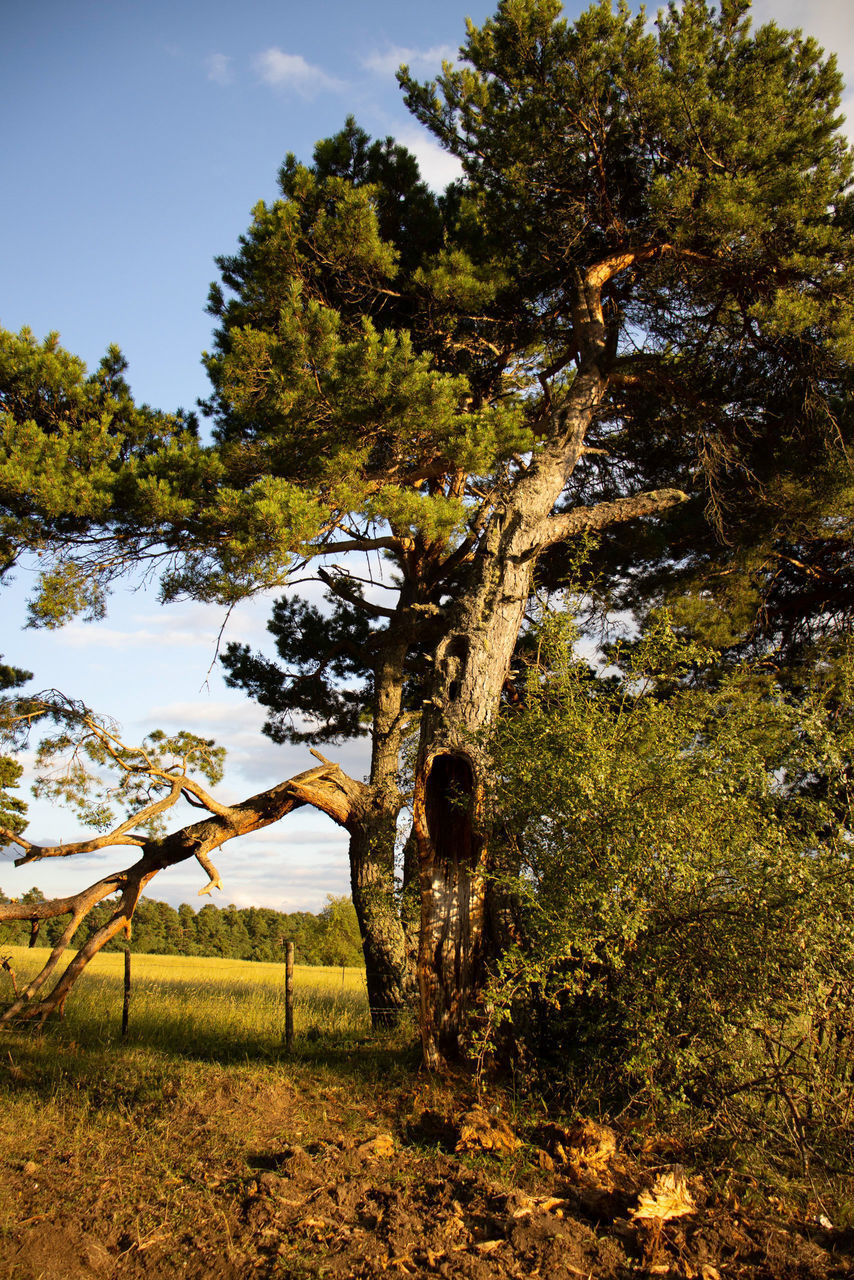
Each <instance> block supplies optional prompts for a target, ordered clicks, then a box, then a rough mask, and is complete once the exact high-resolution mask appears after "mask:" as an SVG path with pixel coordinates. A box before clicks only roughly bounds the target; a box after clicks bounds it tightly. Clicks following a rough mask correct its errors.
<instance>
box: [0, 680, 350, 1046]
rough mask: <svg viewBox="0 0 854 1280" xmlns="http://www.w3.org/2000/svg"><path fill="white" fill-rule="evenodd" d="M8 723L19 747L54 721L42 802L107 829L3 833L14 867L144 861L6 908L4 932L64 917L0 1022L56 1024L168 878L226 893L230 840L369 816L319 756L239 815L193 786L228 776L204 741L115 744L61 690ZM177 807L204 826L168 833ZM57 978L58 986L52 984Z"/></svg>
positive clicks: (109, 731) (186, 737)
mask: <svg viewBox="0 0 854 1280" xmlns="http://www.w3.org/2000/svg"><path fill="white" fill-rule="evenodd" d="M5 713H6V714H5V719H6V727H7V731H9V729H10V728H11V732H12V733H15V734H17V736H18V741H19V742H20V738H21V735H22V734H23V733H25V732H26V731H27V729H28V728H29V727H30V726H31V725H32V724H33V723H34V722H36V721H38V720H40V719H43V718H45V717H48V718H50V719H52V720H54V721H55V722H59V723H60V725H61V731H60V732H59V733H58V734H57V735H55V736H54V737H52V738H48V739H46V740H45V741H44V742H43V743H42V744H41V746H40V747H39V749H38V752H37V757H36V759H37V766H38V767H39V769H40V776H39V781H38V783H37V787H36V790H37V793H41V794H44V795H49V796H51V797H53V798H57V799H59V798H64V799H65V800H66V801H67V802H69V803H70V804H71V805H72V806H73V807H74V808H76V810H77V812H78V814H79V816H80V817H81V818H82V819H83V820H84V821H86V822H88V823H90V824H92V825H97V826H100V827H101V828H102V832H101V834H98V835H94V836H93V837H92V838H91V839H84V840H79V841H75V842H73V843H69V844H59V845H35V844H32V843H30V841H29V840H27V839H26V838H25V837H24V836H23V835H21V834H18V833H16V832H14V831H12V830H10V829H8V828H4V827H0V841H2V842H3V843H4V844H7V845H8V844H12V845H17V846H18V848H19V849H21V850H22V853H21V856H20V857H18V858H17V859H16V860H15V866H19V867H20V866H25V865H27V864H28V863H31V862H39V861H41V860H42V859H44V858H69V857H75V856H77V855H80V854H85V853H95V852H98V851H99V850H101V849H107V848H112V847H114V846H122V845H126V846H129V847H131V848H135V849H136V850H138V852H139V857H138V859H137V861H135V862H134V863H133V864H132V865H131V866H129V867H126V868H125V869H124V870H123V871H117V872H112V873H110V874H109V875H107V876H105V877H103V878H102V879H100V880H97V881H96V882H95V883H94V884H91V885H89V886H88V887H87V888H85V889H83V890H81V891H80V892H79V893H76V894H72V895H71V896H69V897H65V898H52V899H49V900H46V901H43V902H14V901H13V902H8V903H2V904H0V924H3V923H4V922H10V921H13V920H30V921H33V922H41V921H43V920H50V919H56V918H59V917H63V916H68V921H67V923H66V925H65V928H64V929H63V931H62V934H61V936H60V937H59V939H58V941H57V942H56V944H55V945H54V947H53V949H52V951H51V954H50V956H49V957H48V959H47V961H46V963H45V965H44V966H43V967H42V969H41V970H40V971H39V973H38V974H36V976H35V977H34V978H33V979H32V981H30V982H29V983H27V985H26V986H25V987H24V988H23V989H21V990H19V991H16V993H15V998H14V1000H13V1001H12V1003H11V1004H9V1005H8V1007H6V1008H5V1009H3V1011H2V1012H0V1023H10V1022H13V1021H24V1020H34V1021H37V1022H43V1021H44V1020H45V1019H46V1018H47V1017H49V1015H50V1014H52V1013H59V1014H61V1013H62V1012H63V1010H64V1007H65V1002H66V1000H67V998H68V994H69V992H70V991H71V989H72V987H73V986H74V983H75V982H76V981H77V979H78V978H79V977H80V975H81V973H82V972H83V970H84V969H85V968H86V966H87V965H88V963H89V961H90V960H91V959H92V957H93V956H95V955H97V954H98V952H99V951H100V950H101V949H102V948H103V947H104V946H106V944H107V943H108V942H109V941H110V939H111V938H114V937H115V936H116V934H118V933H120V932H121V931H122V930H124V929H127V928H128V927H129V926H130V923H131V920H132V918H133V913H134V911H135V909H136V905H137V903H138V902H139V899H140V896H141V895H142V893H143V891H144V889H145V888H146V886H147V885H148V884H149V883H150V882H151V880H153V879H154V877H155V876H156V875H157V874H158V872H160V871H163V870H164V869H165V868H166V867H172V866H175V865H176V864H178V863H180V862H185V861H188V860H189V859H191V858H195V859H196V861H197V862H198V863H199V865H200V866H201V868H202V869H203V870H204V871H205V873H206V874H207V876H208V883H207V885H206V886H205V888H203V889H202V890H201V892H202V893H206V892H210V890H211V889H213V888H221V887H222V885H221V881H220V877H219V873H218V871H217V869H216V867H215V866H214V864H213V863H212V861H211V855H212V854H213V853H214V851H215V850H216V849H218V848H219V847H220V846H221V845H223V844H225V843H226V841H228V840H233V839H234V838H235V837H237V836H243V835H248V834H249V833H250V832H252V831H258V830H260V829H261V828H262V827H266V826H269V825H270V824H271V823H274V822H278V821H279V819H281V818H283V817H285V815H286V814H288V813H291V812H292V811H293V810H294V809H297V808H300V807H301V806H303V805H306V804H310V805H312V806H313V807H314V808H316V809H320V810H322V812H324V813H326V814H328V816H329V817H330V818H332V819H333V821H334V822H336V823H338V824H339V825H340V826H342V827H344V828H345V829H347V830H349V831H353V830H354V829H358V828H359V826H360V824H363V823H364V821H365V812H366V809H368V808H370V805H371V795H370V788H369V787H368V786H367V785H366V784H364V783H361V782H357V781H355V780H354V779H352V778H350V777H348V776H347V775H346V774H345V773H344V772H343V770H342V769H340V768H339V766H338V765H336V764H333V763H332V762H331V761H329V760H326V759H324V758H323V757H322V756H320V755H319V753H317V752H314V753H313V754H314V755H316V756H317V757H318V759H319V760H320V761H321V763H320V764H318V765H317V766H316V767H314V768H312V769H307V770H305V771H304V772H303V773H300V774H297V775H296V776H295V777H293V778H289V779H287V780H286V781H284V782H280V783H278V784H277V785H276V786H273V787H270V788H269V789H268V790H266V791H261V792H259V793H258V794H257V795H253V796H250V797H249V798H248V799H247V800H243V801H241V802H240V803H238V804H234V805H225V804H221V803H220V802H219V801H218V800H216V799H215V797H214V796H213V795H211V793H210V792H209V791H208V789H207V788H206V787H205V786H203V785H202V783H201V782H200V781H199V779H198V777H197V776H194V775H195V774H202V776H203V777H205V778H206V779H208V780H209V781H213V782H216V781H218V780H219V778H220V777H221V773H222V759H223V756H224V752H223V750H222V749H221V748H217V747H215V746H214V744H213V743H212V742H211V741H210V740H208V739H204V738H198V737H195V736H194V735H192V734H189V733H180V734H177V735H175V736H174V737H168V736H167V735H166V734H163V733H161V732H159V731H158V732H156V733H153V734H151V735H150V736H149V737H148V738H147V739H146V741H145V742H144V743H143V745H142V746H140V747H128V746H126V744H125V743H124V742H122V740H121V739H120V738H119V737H118V734H117V732H116V729H115V726H113V725H111V724H109V723H108V722H105V721H104V720H102V719H100V718H99V717H97V716H96V715H95V714H94V713H93V712H92V711H90V710H89V709H88V708H86V707H84V706H82V705H81V704H79V703H74V702H72V701H71V700H70V699H68V698H65V697H64V696H63V695H61V694H58V693H56V692H55V691H51V692H50V693H49V694H41V695H38V696H36V697H34V698H32V697H31V698H28V699H26V700H25V701H24V700H20V701H19V702H17V703H16V704H14V705H13V706H12V707H11V708H10V706H9V705H8V704H7V706H6V708H5ZM108 769H109V774H106V771H107V770H108ZM181 800H183V801H185V802H187V803H188V804H189V805H190V806H191V807H192V808H194V809H197V810H202V811H204V813H205V816H204V817H203V818H201V819H200V820H199V821H197V822H193V823H190V824H189V825H187V826H183V827H181V828H179V829H178V830H176V831H172V832H171V833H165V832H164V815H165V814H166V813H167V812H168V811H169V810H171V809H172V808H173V807H174V806H175V805H177V804H178V803H179V801H181ZM119 806H121V808H122V809H124V810H125V811H128V810H129V813H128V816H126V817H125V818H124V819H121V820H117V816H116V810H117V809H118V807H119ZM104 828H106V829H104ZM113 895H118V898H117V900H116V901H115V904H114V906H113V910H112V912H111V914H110V916H109V918H108V920H107V921H106V923H105V924H103V925H102V926H101V927H100V928H99V929H97V930H96V931H95V932H94V933H93V934H92V935H91V937H90V938H89V939H88V940H87V942H86V943H85V945H84V946H83V947H82V948H81V949H80V950H79V951H78V952H77V954H76V955H75V957H74V959H73V960H72V961H71V963H70V964H69V965H68V966H67V967H66V968H65V970H64V971H63V972H62V973H61V975H60V976H59V977H58V978H56V974H57V970H58V967H59V963H60V961H61V959H62V956H63V954H64V952H65V951H66V949H67V948H68V946H69V944H70V943H71V941H72V939H73V937H74V935H75V933H76V931H77V929H78V928H79V926H80V925H81V923H82V922H83V921H84V920H85V919H86V917H87V916H88V915H89V913H90V912H91V911H92V910H93V908H94V907H96V906H97V905H98V904H99V903H101V902H103V901H104V900H105V899H107V898H111V897H112V896H113ZM54 978H56V981H53V982H52V980H53V979H54Z"/></svg>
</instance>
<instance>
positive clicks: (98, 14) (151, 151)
mask: <svg viewBox="0 0 854 1280" xmlns="http://www.w3.org/2000/svg"><path fill="white" fill-rule="evenodd" d="M493 7H494V6H493V4H492V3H472V2H471V0H468V2H466V0H432V3H430V4H401V3H396V2H395V0H365V2H363V3H361V4H359V3H353V0H318V3H316V4H314V5H307V4H305V3H304V2H301V3H295V2H294V0H280V2H279V3H271V2H269V0H243V3H242V4H240V5H239V6H238V5H236V4H233V3H228V4H226V3H223V2H222V0H205V2H202V0H171V3H166V2H165V0H91V2H88V3H87V2H85V0H43V3H41V4H39V5H30V4H24V3H23V2H22V0H7V3H6V5H5V6H4V12H3V24H2V31H3V40H2V48H0V111H2V118H3V120H4V123H5V129H4V136H3V140H2V143H0V152H2V169H0V172H2V175H3V179H2V183H3V199H2V200H0V246H2V248H0V324H2V325H4V326H5V327H6V328H8V329H14V330H17V329H20V328H21V327H22V326H24V325H26V326H29V328H31V329H32V330H34V331H35V333H36V334H37V335H38V336H39V337H41V336H43V335H44V334H45V333H47V332H48V331H50V330H58V331H59V332H60V334H61V338H62V342H63V344H64V345H65V346H66V347H67V348H68V349H69V350H71V351H73V352H75V353H76V354H78V355H80V356H82V357H83V358H84V359H85V360H86V361H87V363H89V365H90V366H94V365H95V364H97V361H98V359H99V358H100V356H101V354H102V353H103V351H104V350H105V348H106V346H107V345H108V344H109V343H110V342H117V343H118V344H119V346H120V347H121V348H122V350H123V351H124V353H125V355H126V357H127V359H128V361H129V363H130V370H129V379H130V382H131V386H132V388H133V390H134V393H135V395H136V397H137V399H139V400H146V401H148V402H149V403H151V404H153V405H156V406H158V407H161V408H164V409H174V408H177V407H178V406H179V405H180V406H184V407H187V408H189V407H192V406H193V405H194V403H195V401H196V399H197V398H198V397H199V396H201V395H204V394H205V393H206V391H207V385H206V380H205V377H204V373H203V370H202V367H201V364H200V353H201V351H202V350H203V349H204V348H205V346H206V345H207V344H208V342H209V340H210V321H209V318H208V316H207V315H206V314H205V309H204V308H205V299H206V296H207V289H208V285H209V283H210V282H211V280H213V279H214V277H215V274H216V270H215V267H214V264H213V258H214V256H215V255H217V254H221V253H229V252H231V251H232V250H233V249H234V247H235V244H236V241H237V237H238V235H239V234H240V233H241V232H242V231H244V230H245V229H246V227H247V225H248V223H249V220H250V211H251V208H252V206H253V205H254V203H255V202H256V201H257V200H258V199H261V198H265V199H269V198H271V197H274V195H275V175H276V171H277V169H278V166H279V165H280V163H281V161H282V160H283V158H284V156H285V154H286V152H288V151H293V152H294V153H296V155H297V156H298V157H300V158H301V159H305V160H308V159H310V156H311V151H312V147H313V145H314V143H315V141H316V140H317V139H319V138H322V137H326V136H328V135H330V134H331V133H334V132H336V131H337V130H338V129H339V128H340V127H341V125H342V124H343V122H344V119H345V117H346V116H347V115H348V114H349V113H352V114H354V115H355V116H356V119H357V121H358V122H359V124H361V125H362V127H363V128H365V129H366V130H367V131H368V132H369V133H371V134H373V135H374V136H385V135H386V134H389V133H390V134H393V135H395V136H396V137H397V138H398V139H399V140H401V141H403V142H405V143H406V144H407V145H408V146H410V148H411V149H412V150H413V151H415V153H416V154H417V155H418V157H419V160H420V161H421V163H422V170H423V173H424V176H425V177H426V178H427V179H428V181H430V182H431V183H432V184H433V185H434V186H436V187H437V188H441V187H442V186H444V185H445V183H446V182H447V181H449V180H450V178H451V177H453V176H454V173H455V169H454V165H453V162H452V161H450V160H449V158H448V157H447V156H445V155H444V154H443V153H442V152H441V151H439V150H438V148H437V147H436V146H435V145H434V144H433V143H432V142H431V140H430V139H429V137H428V136H427V135H425V134H424V133H423V131H421V130H420V129H419V128H418V126H417V125H415V123H414V122H413V121H412V119H411V117H410V116H409V115H408V113H407V112H406V109H405V107H404V106H403V102H402V98H401V95H400V92H399V90H398V87H397V84H396V82H395V78H394V72H395V69H396V67H397V66H398V65H399V63H400V62H401V61H408V62H409V63H410V64H411V66H412V67H413V70H415V71H416V72H417V73H418V74H419V75H420V76H422V77H423V78H427V77H428V76H429V75H431V74H433V73H434V72H435V71H437V70H438V69H439V66H440V63H441V60H442V58H453V57H454V56H455V54H456V50H457V48H458V46H459V44H460V43H461V42H462V40H463V38H464V34H465V27H464V19H465V16H466V14H468V15H469V16H471V17H472V18H473V19H474V20H475V21H481V20H482V19H483V18H484V17H486V16H487V15H488V14H489V13H490V12H491V11H492V9H493ZM580 7H581V6H579V5H572V6H567V13H568V15H569V16H573V15H574V14H575V13H577V12H578V11H579V9H580ZM756 13H757V16H759V17H761V18H767V17H775V18H776V19H777V20H778V21H779V22H781V23H782V24H783V25H786V26H796V25H806V26H807V27H808V29H810V30H811V31H812V32H813V33H814V34H815V35H816V36H817V37H818V39H819V40H820V41H821V43H822V44H824V45H825V47H827V48H829V49H835V50H836V51H838V53H839V55H840V61H841V65H842V69H843V71H844V72H845V73H846V80H847V82H848V83H849V84H850V85H854V18H852V10H851V6H850V0H819V2H818V3H813V4H812V5H811V7H810V10H809V13H807V12H806V9H805V7H804V6H803V5H802V4H800V3H796V0H762V3H761V5H757V8H756ZM846 102H847V104H850V105H851V106H852V108H854V101H852V99H851V97H850V95H849V97H848V98H847V100H846ZM849 117H850V118H854V109H852V110H851V111H850V113H849ZM27 578H28V572H27V570H26V569H24V570H22V571H21V572H20V573H19V575H18V581H17V582H16V583H15V584H14V585H13V587H12V588H11V589H9V590H6V591H4V595H3V599H2V616H0V652H2V653H4V654H5V656H6V659H7V661H11V662H15V663H17V664H18V665H24V666H26V667H28V668H29V669H32V670H33V671H34V673H35V680H34V685H35V686H36V687H45V686H50V685H55V686H59V687H62V688H63V689H64V690H65V691H66V692H67V693H69V694H71V695H73V696H75V697H79V698H82V699H84V700H85V701H87V702H89V703H90V705H92V706H94V707H95V708H96V709H98V710H101V711H104V712H107V713H109V714H111V715H113V716H114V717H116V719H118V720H119V721H121V722H122V724H123V726H124V730H125V733H126V737H127V738H128V739H129V740H131V739H133V740H138V739H139V738H140V737H141V736H142V735H143V734H144V733H145V732H146V731H148V730H149V729H151V728H154V727H156V726H158V725H160V726H162V727H165V728H171V729H177V728H182V727H183V728H189V729H194V730H196V731H197V732H204V733H205V734H207V735H210V736H215V737H216V738H217V739H218V740H219V741H220V742H222V743H223V744H224V745H226V746H228V747H229V766H228V770H227V774H226V781H225V785H224V787H223V788H222V789H221V792H220V794H221V795H222V796H223V798H226V799H232V800H233V799H238V798H241V797H243V796H246V795H249V794H251V793H252V792H254V791H257V790H259V789H261V788H263V787H265V786H269V785H271V784H272V783H273V782H275V781H278V780H280V779H281V778H283V777H286V776H288V775H289V774H291V773H294V772H297V771H298V770H299V769H301V768H306V767H308V766H309V765H310V764H311V763H313V761H312V760H311V758H310V757H308V756H307V753H306V751H305V750H304V749H303V750H296V749H285V748H279V747H275V746H274V745H273V744H271V743H270V742H268V741H267V740H266V739H264V738H263V737H262V736H261V735H260V723H261V720H262V716H261V715H260V713H259V711H258V710H257V709H256V708H255V707H254V706H252V705H250V704H248V703H247V701H246V700H245V699H243V698H241V697H240V696H239V695H238V694H236V693H233V692H231V691H229V690H227V689H226V688H225V686H224V685H223V683H222V680H221V678H220V676H219V674H218V672H217V670H216V668H214V669H213V670H211V671H210V673H209V668H210V666H211V662H212V660H213V658H214V652H215V643H216V636H217V632H218V631H219V628H220V626H221V624H222V620H223V619H222V616H221V614H220V612H219V611H218V610H216V609H214V608H208V607H204V606H200V605H182V606H169V607H168V608H167V609H162V608H160V607H159V606H158V605H157V602H156V599H155V598H154V596H153V595H152V594H151V593H150V592H147V591H145V590H144V589H138V590H136V591H132V592H131V591H125V592H120V593H118V594H117V595H116V597H115V600H114V604H113V607H112V609H111V612H110V616H109V617H108V619H107V621H106V622H105V623H103V624H98V625H86V624H83V623H75V624H73V625H72V626H71V627H69V628H66V629H64V630H63V631H60V632H55V633H43V632H31V631H23V630H22V625H23V621H24V604H23V601H24V597H25V594H26V585H27ZM268 612H269V601H268V600H267V601H257V602H255V603H254V604H252V605H251V606H248V607H247V608H246V609H244V610H242V611H240V612H239V613H238V614H237V615H236V616H235V617H234V618H233V619H232V620H231V621H230V623H229V628H228V633H227V635H228V636H229V637H231V638H236V639H241V640H246V641H249V642H252V643H254V644H260V643H262V642H263V638H264V623H265V620H266V616H267V614H268ZM330 754H333V755H334V757H335V758H336V759H339V760H340V762H341V763H342V765H343V766H344V767H345V768H349V769H350V770H351V771H352V772H354V773H355V774H356V775H357V776H360V775H361V774H362V773H363V772H364V769H365V767H366V757H365V751H364V748H363V747H362V748H360V747H359V746H358V745H356V746H353V745H351V746H347V747H345V748H343V749H341V750H337V751H333V752H331V753H330ZM75 834H76V830H75V827H74V824H73V822H72V821H71V819H70V818H69V817H68V816H67V815H62V814H60V813H59V812H57V811H55V810H53V811H52V810H49V809H47V808H45V807H44V806H42V805H36V804H34V805H33V807H32V823H31V828H30V831H29V832H28V835H29V837H30V839H32V840H34V841H44V842H48V841H51V842H52V841H55V840H58V839H60V838H62V839H63V840H68V839H71V838H73V837H74V835H75ZM126 852H127V855H130V851H126ZM125 856H126V854H125V853H122V852H119V853H118V857H119V858H124V857H125ZM130 860H132V859H131V857H130V856H128V861H130ZM217 861H218V865H219V866H220V869H221V871H222V872H223V878H224V881H225V893H224V895H223V896H222V899H221V901H223V902H230V901H233V902H237V903H239V904H249V903H259V904H260V903H269V904H270V905H273V906H277V907H282V908H285V909H297V908H307V909H312V910H316V909H319V908H320V907H321V906H322V905H323V902H324V900H325V895H326V893H344V892H347V891H348V870H347V860H346V840H345V839H344V837H343V835H342V833H340V832H339V831H338V830H337V829H336V828H335V827H334V826H333V825H332V824H331V823H329V822H327V821H326V820H325V819H322V818H319V817H314V816H312V815H310V814H306V813H305V811H301V812H300V813H299V814H298V815H296V816H294V817H293V818H291V819H289V820H286V821H285V822H284V823H282V824H279V826H277V827H274V828H269V829H268V830H267V831H265V832H261V833H258V834H256V835H255V836H254V837H250V838H248V839H246V840H243V841H236V842H233V843H232V844H230V845H226V846H224V848H223V849H221V850H220V852H219V858H218V860H217ZM115 865H117V861H116V857H115V851H114V852H113V853H110V852H109V851H108V852H107V853H106V854H101V855H99V856H97V857H95V856H93V857H90V858H86V859H75V860H73V861H71V860H69V861H65V860H63V861H61V862H57V861H55V860H54V861H51V862H49V863H41V864H34V865H31V866H28V867H25V868H23V869H21V870H15V869H14V868H13V867H12V854H11V853H6V854H2V853H0V886H1V887H2V888H3V889H4V890H5V891H6V892H7V893H12V894H14V895H18V894H20V893H22V892H24V891H25V890H26V889H27V888H29V887H30V885H33V884H37V885H38V886H39V887H40V888H42V889H43V890H44V892H46V893H48V894H51V895H52V894H54V893H59V892H67V891H69V890H71V889H73V888H76V887H82V885H83V884H84V883H87V882H88V881H89V880H91V879H94V878H96V877H97V876H99V875H100V874H103V873H104V872H105V871H106V870H107V869H109V868H110V867H112V866H115ZM122 865H124V864H122ZM202 880H203V877H202V876H201V873H200V872H198V870H197V868H195V864H193V867H192V868H176V869H174V870H173V871H171V872H169V873H166V874H165V875H164V876H162V877H160V878H159V879H158V880H157V881H155V882H154V884H153V885H152V887H151V893H152V895H153V896H155V897H158V896H159V897H163V898H167V899H168V900H169V901H172V902H174V903H178V902H180V901H193V902H194V903H195V905H199V900H198V899H196V898H195V894H196V893H197V890H198V888H199V887H200V885H201V882H202Z"/></svg>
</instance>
